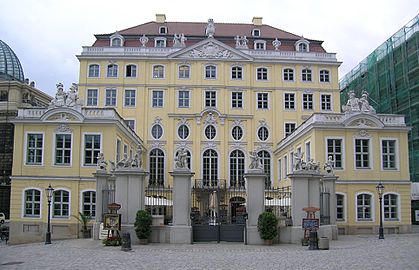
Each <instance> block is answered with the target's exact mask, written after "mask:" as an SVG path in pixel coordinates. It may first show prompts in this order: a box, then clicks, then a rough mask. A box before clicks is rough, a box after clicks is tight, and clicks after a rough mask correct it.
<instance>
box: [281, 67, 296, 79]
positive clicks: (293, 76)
mask: <svg viewBox="0 0 419 270" xmlns="http://www.w3.org/2000/svg"><path fill="white" fill-rule="evenodd" d="M288 69H290V70H291V71H292V80H286V79H285V71H286V70H288ZM287 75H288V76H289V74H287ZM282 80H283V81H284V82H295V68H291V67H284V68H283V69H282Z"/></svg>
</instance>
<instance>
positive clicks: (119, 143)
mask: <svg viewBox="0 0 419 270" xmlns="http://www.w3.org/2000/svg"><path fill="white" fill-rule="evenodd" d="M122 155H123V154H122V139H121V138H116V144H115V161H116V162H118V161H120V160H121V158H122ZM118 156H119V157H118Z"/></svg>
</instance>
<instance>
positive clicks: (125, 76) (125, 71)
mask: <svg viewBox="0 0 419 270" xmlns="http://www.w3.org/2000/svg"><path fill="white" fill-rule="evenodd" d="M128 66H135V76H134V77H132V76H131V77H128V76H127V67H128ZM137 77H138V65H137V64H134V63H127V64H125V70H124V78H127V79H136V78H137Z"/></svg>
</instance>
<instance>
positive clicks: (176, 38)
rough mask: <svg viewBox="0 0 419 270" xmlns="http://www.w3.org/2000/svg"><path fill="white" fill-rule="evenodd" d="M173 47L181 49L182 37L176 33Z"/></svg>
mask: <svg viewBox="0 0 419 270" xmlns="http://www.w3.org/2000/svg"><path fill="white" fill-rule="evenodd" d="M173 47H180V37H179V36H178V35H177V34H176V33H175V34H174V35H173Z"/></svg>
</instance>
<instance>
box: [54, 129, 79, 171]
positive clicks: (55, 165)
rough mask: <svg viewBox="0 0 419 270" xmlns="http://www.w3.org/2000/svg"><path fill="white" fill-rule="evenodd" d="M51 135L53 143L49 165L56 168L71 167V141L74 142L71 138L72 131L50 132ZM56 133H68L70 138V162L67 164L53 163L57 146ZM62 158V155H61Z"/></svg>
mask: <svg viewBox="0 0 419 270" xmlns="http://www.w3.org/2000/svg"><path fill="white" fill-rule="evenodd" d="M52 135H53V139H52V141H53V145H52V154H51V156H52V160H51V167H58V168H71V167H73V149H74V148H73V142H74V140H73V137H74V136H73V133H72V132H61V131H60V132H54V133H52ZM57 135H70V139H71V146H70V147H71V148H70V164H68V165H63V164H59V165H57V164H55V160H56V159H55V158H56V156H55V155H56V148H57V141H56V140H57ZM63 158H64V157H63Z"/></svg>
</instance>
